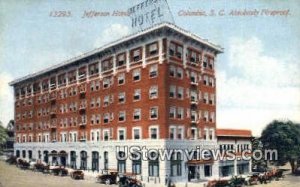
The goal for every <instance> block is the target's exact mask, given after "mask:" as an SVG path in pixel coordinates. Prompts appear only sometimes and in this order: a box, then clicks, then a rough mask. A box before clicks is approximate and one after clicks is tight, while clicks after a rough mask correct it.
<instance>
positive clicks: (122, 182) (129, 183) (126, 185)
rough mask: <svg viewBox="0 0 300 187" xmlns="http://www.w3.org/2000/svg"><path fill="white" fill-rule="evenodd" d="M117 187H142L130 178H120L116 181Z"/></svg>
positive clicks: (139, 182) (138, 182) (134, 179)
mask: <svg viewBox="0 0 300 187" xmlns="http://www.w3.org/2000/svg"><path fill="white" fill-rule="evenodd" d="M118 184H119V187H142V183H141V181H139V180H137V179H136V178H134V177H132V176H126V175H124V176H122V177H120V179H119V181H118Z"/></svg>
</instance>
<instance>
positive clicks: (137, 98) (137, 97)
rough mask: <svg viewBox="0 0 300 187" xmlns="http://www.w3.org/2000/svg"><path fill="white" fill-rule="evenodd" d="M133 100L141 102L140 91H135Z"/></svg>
mask: <svg viewBox="0 0 300 187" xmlns="http://www.w3.org/2000/svg"><path fill="white" fill-rule="evenodd" d="M133 100H134V101H139V100H141V89H135V90H134V94H133Z"/></svg>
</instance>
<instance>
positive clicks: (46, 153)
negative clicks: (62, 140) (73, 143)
mask: <svg viewBox="0 0 300 187" xmlns="http://www.w3.org/2000/svg"><path fill="white" fill-rule="evenodd" d="M43 160H44V162H46V163H48V162H49V159H48V151H44V159H43Z"/></svg>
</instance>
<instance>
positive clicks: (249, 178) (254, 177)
mask: <svg viewBox="0 0 300 187" xmlns="http://www.w3.org/2000/svg"><path fill="white" fill-rule="evenodd" d="M258 178H259V173H258V172H253V173H249V174H248V175H246V176H245V184H246V185H254V184H258Z"/></svg>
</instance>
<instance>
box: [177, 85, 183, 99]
mask: <svg viewBox="0 0 300 187" xmlns="http://www.w3.org/2000/svg"><path fill="white" fill-rule="evenodd" d="M183 92H184V91H183V88H182V87H178V90H177V98H178V99H183Z"/></svg>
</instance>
